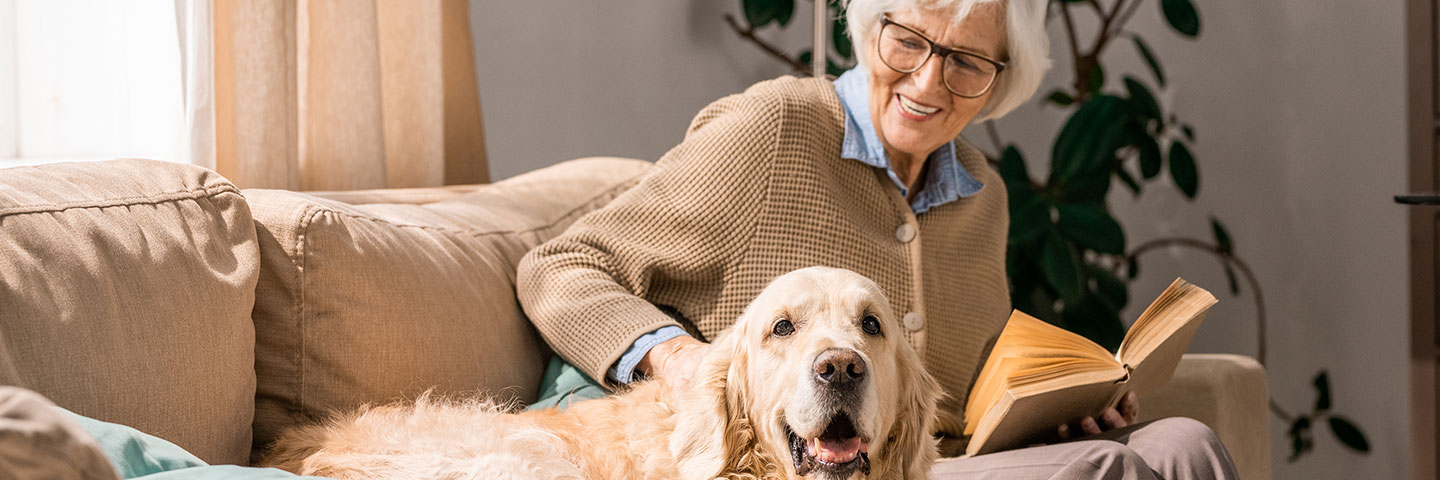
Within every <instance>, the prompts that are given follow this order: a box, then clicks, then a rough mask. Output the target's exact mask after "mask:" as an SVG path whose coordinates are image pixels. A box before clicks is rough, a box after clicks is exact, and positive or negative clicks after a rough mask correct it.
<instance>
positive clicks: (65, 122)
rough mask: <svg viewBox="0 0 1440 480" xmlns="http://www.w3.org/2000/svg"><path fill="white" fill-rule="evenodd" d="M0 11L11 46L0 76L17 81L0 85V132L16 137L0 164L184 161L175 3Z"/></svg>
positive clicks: (25, 0)
mask: <svg viewBox="0 0 1440 480" xmlns="http://www.w3.org/2000/svg"><path fill="white" fill-rule="evenodd" d="M0 11H3V12H5V13H3V14H0V17H4V16H7V15H8V18H7V20H8V21H4V22H0V38H13V39H14V41H13V43H11V44H10V47H9V48H11V49H13V52H12V53H10V54H9V55H5V54H0V76H6V77H8V78H12V79H14V80H13V83H0V97H4V96H6V95H13V96H12V97H10V98H13V103H9V102H5V101H3V100H0V118H6V119H11V120H13V124H11V123H10V122H5V121H0V128H6V126H7V125H10V127H9V128H11V129H12V130H8V131H9V132H13V133H11V135H13V137H11V138H13V139H14V142H13V146H12V148H10V149H8V151H6V150H0V158H3V157H11V158H10V160H9V161H5V160H0V165H4V166H11V165H16V164H22V163H23V164H33V163H42V162H46V161H60V160H92V159H106V158H115V157H144V158H153V159H159V160H168V161H176V162H186V161H189V154H188V153H187V152H186V151H185V150H186V142H187V136H186V135H185V113H184V107H183V105H184V98H183V88H182V77H181V75H180V51H179V48H178V47H177V45H178V44H177V41H176V40H177V31H176V15H175V4H174V3H171V2H161V1H147V2H114V1H106V0H0ZM4 30H9V31H4ZM7 86H10V87H12V88H13V90H11V91H8V92H7V91H5V89H6V87H7ZM7 104H8V105H9V106H10V109H9V110H8V111H4V110H6V107H7ZM5 146H6V145H4V144H3V142H0V147H5ZM15 157H18V159H16V158H15Z"/></svg>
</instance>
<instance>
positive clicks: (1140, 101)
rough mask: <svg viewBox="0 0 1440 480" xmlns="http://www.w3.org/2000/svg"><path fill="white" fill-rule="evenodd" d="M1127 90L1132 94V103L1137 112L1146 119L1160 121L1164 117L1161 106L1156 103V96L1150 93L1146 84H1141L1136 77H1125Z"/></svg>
mask: <svg viewBox="0 0 1440 480" xmlns="http://www.w3.org/2000/svg"><path fill="white" fill-rule="evenodd" d="M1125 90H1126V91H1129V92H1130V103H1131V105H1133V106H1134V107H1135V109H1136V110H1137V112H1139V113H1140V115H1142V116H1143V117H1144V118H1146V119H1153V120H1160V119H1161V118H1163V117H1164V116H1163V115H1161V114H1160V104H1159V103H1156V102H1155V95H1152V94H1151V93H1150V89H1149V88H1145V84H1143V83H1140V81H1139V80H1136V79H1135V77H1132V76H1129V75H1126V76H1125Z"/></svg>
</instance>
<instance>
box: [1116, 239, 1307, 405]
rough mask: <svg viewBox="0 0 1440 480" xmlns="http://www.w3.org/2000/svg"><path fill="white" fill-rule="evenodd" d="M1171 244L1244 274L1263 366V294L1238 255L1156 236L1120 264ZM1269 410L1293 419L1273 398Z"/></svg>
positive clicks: (1252, 274)
mask: <svg viewBox="0 0 1440 480" xmlns="http://www.w3.org/2000/svg"><path fill="white" fill-rule="evenodd" d="M1171 246H1178V247H1190V248H1193V249H1196V250H1200V251H1203V252H1208V253H1210V254H1212V255H1215V256H1216V257H1220V261H1222V262H1230V264H1232V265H1234V266H1235V268H1237V269H1239V270H1240V273H1241V274H1242V275H1244V276H1245V283H1248V284H1250V288H1252V289H1254V291H1255V318H1256V320H1255V332H1256V337H1257V339H1256V340H1257V342H1256V343H1257V344H1258V345H1257V346H1256V350H1258V353H1257V354H1256V360H1257V361H1259V362H1260V366H1262V367H1263V366H1265V343H1266V339H1265V294H1264V292H1262V291H1261V290H1260V282H1259V281H1257V280H1256V279H1255V273H1254V272H1252V271H1251V270H1250V265H1249V264H1246V263H1245V261H1244V260H1241V259H1240V257H1236V256H1235V255H1234V254H1233V253H1227V252H1223V251H1220V247H1218V246H1216V245H1211V244H1208V243H1205V242H1202V241H1199V240H1196V239H1193V238H1184V237H1169V238H1158V239H1155V240H1151V241H1148V242H1145V243H1142V244H1140V246H1138V247H1135V249H1134V250H1131V251H1130V253H1127V254H1125V258H1124V259H1123V260H1124V261H1123V262H1121V263H1120V265H1128V264H1129V263H1130V261H1131V260H1133V259H1135V258H1138V257H1139V256H1140V255H1141V254H1143V253H1145V252H1148V251H1150V250H1155V249H1158V248H1164V247H1171ZM1270 412H1271V413H1274V414H1275V416H1277V417H1280V419H1281V420H1284V421H1285V423H1290V422H1293V421H1294V420H1295V417H1294V416H1293V415H1291V414H1290V413H1288V412H1286V411H1285V409H1284V408H1280V404H1278V403H1275V399H1274V398H1271V399H1270Z"/></svg>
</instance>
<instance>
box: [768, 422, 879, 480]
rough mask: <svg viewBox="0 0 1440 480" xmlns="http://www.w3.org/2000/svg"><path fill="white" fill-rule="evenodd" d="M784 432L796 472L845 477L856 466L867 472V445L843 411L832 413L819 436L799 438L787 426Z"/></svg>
mask: <svg viewBox="0 0 1440 480" xmlns="http://www.w3.org/2000/svg"><path fill="white" fill-rule="evenodd" d="M785 433H787V434H789V435H790V457H791V459H792V460H794V461H795V474H796V475H800V476H805V475H808V474H810V472H813V471H821V472H825V473H828V474H830V475H827V476H829V477H832V478H845V477H848V476H850V474H851V473H853V472H854V471H855V470H857V469H858V470H860V471H861V472H863V473H864V474H865V475H869V474H870V455H869V450H870V449H869V446H868V445H866V442H865V441H863V440H862V439H861V438H860V435H859V434H858V433H857V432H856V431H855V423H854V422H853V421H851V420H850V416H849V415H846V414H845V412H837V413H835V416H833V417H831V418H830V422H829V424H828V425H827V426H826V427H825V431H824V432H821V433H820V436H818V437H815V438H811V439H805V438H800V436H799V435H796V434H795V432H794V431H792V430H790V427H789V426H786V427H785Z"/></svg>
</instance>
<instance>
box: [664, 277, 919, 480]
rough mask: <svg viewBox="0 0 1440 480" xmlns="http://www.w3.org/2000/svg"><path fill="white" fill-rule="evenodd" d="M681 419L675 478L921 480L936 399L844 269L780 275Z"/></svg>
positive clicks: (700, 375) (876, 302)
mask: <svg viewBox="0 0 1440 480" xmlns="http://www.w3.org/2000/svg"><path fill="white" fill-rule="evenodd" d="M694 382H695V384H694V388H693V389H691V390H690V391H689V392H687V393H686V394H685V396H684V398H683V399H682V401H681V405H680V408H679V409H678V411H677V414H678V416H679V418H678V420H677V423H676V430H675V433H674V435H673V436H672V437H671V441H670V447H671V451H672V453H674V454H675V456H676V458H677V459H678V461H679V467H680V474H681V478H685V479H692V478H693V479H699V478H704V479H710V478H714V477H716V476H721V475H724V474H727V473H740V474H745V473H750V474H753V475H756V476H761V477H763V476H766V475H767V474H771V475H773V474H780V475H781V476H784V477H789V478H795V477H809V478H816V479H825V480H840V479H852V478H911V479H918V478H925V477H926V472H927V471H928V470H929V468H930V465H931V464H932V463H934V461H935V458H936V455H937V454H936V443H935V439H934V437H933V436H931V433H930V432H931V425H932V423H933V421H934V417H935V408H936V407H935V405H936V402H937V401H938V399H939V397H940V395H941V390H940V386H939V385H938V384H937V383H936V382H935V380H934V379H933V378H932V377H930V375H929V374H928V373H926V372H925V369H924V366H923V365H922V364H921V361H920V357H919V355H917V354H916V353H915V350H914V349H912V348H911V347H910V345H909V343H908V342H906V340H905V338H904V335H903V334H902V332H901V330H900V325H899V324H898V322H896V320H895V315H894V312H892V311H891V310H890V304H889V302H887V301H886V299H885V295H884V294H883V293H882V292H881V291H880V287H879V286H877V285H875V283H874V282H872V281H870V280H869V279H867V278H865V277H862V276H860V275H858V274H856V273H854V272H851V271H848V270H841V269H834V268H821V267H812V268H806V269H802V270H796V271H794V272H791V273H788V274H786V275H783V276H781V277H779V278H777V279H775V281H773V282H771V283H770V285H769V286H767V287H766V288H765V290H764V291H762V292H761V293H760V295H759V296H758V297H756V299H755V301H754V302H752V303H751V304H750V306H749V307H748V308H747V309H746V311H745V313H744V314H743V315H741V318H740V319H739V321H737V322H736V324H735V326H734V327H733V328H732V329H731V330H730V331H729V332H727V333H726V334H724V335H722V336H721V338H720V339H718V341H717V342H716V343H715V345H714V348H712V349H711V351H710V353H709V354H708V355H707V356H706V358H705V360H704V361H703V362H702V364H701V366H700V367H699V371H697V373H696V376H695V380H694Z"/></svg>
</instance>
